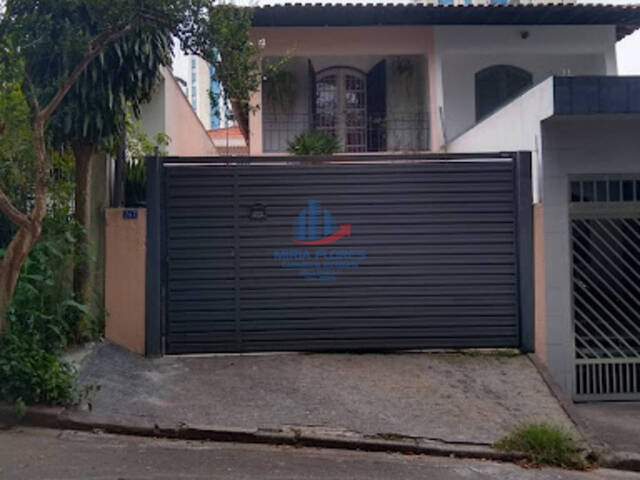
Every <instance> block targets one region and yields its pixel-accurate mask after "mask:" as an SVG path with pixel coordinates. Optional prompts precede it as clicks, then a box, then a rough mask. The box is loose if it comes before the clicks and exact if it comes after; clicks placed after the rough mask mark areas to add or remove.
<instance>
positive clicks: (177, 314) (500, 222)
mask: <svg viewBox="0 0 640 480" xmlns="http://www.w3.org/2000/svg"><path fill="white" fill-rule="evenodd" d="M155 168H156V170H154V169H153V168H151V170H150V171H149V178H150V182H151V185H150V198H149V204H150V205H149V215H150V217H151V218H150V223H149V225H150V232H149V235H150V236H149V238H150V242H149V246H148V250H150V252H151V257H150V258H154V257H153V256H154V255H157V257H156V258H159V262H158V263H159V266H160V268H159V269H158V271H157V272H156V273H154V272H151V273H150V275H149V279H148V286H149V287H150V289H151V291H153V289H154V287H155V288H157V290H156V291H157V292H160V296H159V298H161V302H159V305H157V304H154V303H153V300H152V299H151V298H150V299H148V304H147V305H148V314H149V315H148V325H147V338H148V339H150V341H151V342H152V344H151V349H152V351H151V353H153V347H154V346H155V348H156V350H155V352H157V353H160V352H159V351H158V350H160V348H161V347H164V351H165V352H166V353H196V352H228V351H264V350H384V349H414V348H429V347H522V348H523V349H524V350H531V348H532V343H533V329H532V303H531V301H532V300H531V296H532V291H533V289H532V285H531V189H530V165H529V155H528V154H524V153H523V154H499V155H495V156H489V155H485V156H484V157H483V156H482V155H478V156H471V155H467V156H465V155H458V156H449V157H447V156H438V157H435V156H431V157H429V156H426V157H421V158H412V159H407V158H406V157H405V158H402V157H394V158H387V159H385V158H380V157H376V158H375V159H372V158H368V159H362V158H358V157H356V158H352V157H340V158H339V159H327V160H324V161H317V160H308V159H295V158H292V157H287V158H283V159H278V158H274V159H263V160H258V159H245V160H240V161H237V160H235V159H214V158H212V159H171V158H166V159H160V160H159V161H158V165H156V167H155ZM154 189H155V190H154ZM154 215H155V216H154ZM154 238H155V239H157V245H155V242H154ZM154 265H155V263H151V264H150V265H149V267H150V268H152V269H153V267H154ZM157 307H160V308H158V310H157V313H156V314H154V311H153V310H154V309H155V308H157ZM155 315H157V317H156V316H155ZM156 320H158V321H157V323H154V322H156ZM156 342H157V343H156ZM158 345H160V346H161V347H158ZM149 348H150V346H149V343H148V351H149Z"/></svg>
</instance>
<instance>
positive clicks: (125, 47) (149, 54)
mask: <svg viewBox="0 0 640 480" xmlns="http://www.w3.org/2000/svg"><path fill="white" fill-rule="evenodd" d="M171 48H172V42H171V35H170V33H169V32H168V31H165V30H164V29H149V28H145V29H143V28H140V29H138V30H137V31H136V32H135V33H134V34H132V35H128V36H126V37H124V38H123V39H121V40H119V41H117V42H116V43H114V44H113V45H111V46H110V47H109V48H107V50H106V51H105V52H104V53H103V54H101V55H100V56H98V58H97V59H95V60H94V61H93V62H92V63H91V64H89V66H88V67H87V69H86V70H85V71H84V73H83V74H82V75H81V76H80V78H79V79H78V81H77V82H76V84H75V85H74V87H73V88H72V89H71V91H70V92H69V93H68V94H67V96H66V97H65V99H64V100H63V102H62V104H61V105H60V107H59V108H58V110H57V111H56V113H55V115H54V116H53V118H52V127H53V131H54V133H55V139H56V143H57V144H58V145H64V144H65V143H66V142H68V141H69V140H70V139H83V140H88V141H90V142H92V143H94V144H96V145H100V144H102V143H103V142H105V141H109V140H110V139H111V138H112V137H114V136H119V135H121V133H122V130H123V129H124V128H125V116H126V115H125V112H132V113H133V114H134V115H135V116H136V117H137V116H139V115H140V107H141V105H142V103H144V102H147V101H149V100H150V99H151V96H152V93H153V91H154V89H155V87H156V85H157V83H158V80H159V78H160V67H162V66H166V65H170V63H171Z"/></svg>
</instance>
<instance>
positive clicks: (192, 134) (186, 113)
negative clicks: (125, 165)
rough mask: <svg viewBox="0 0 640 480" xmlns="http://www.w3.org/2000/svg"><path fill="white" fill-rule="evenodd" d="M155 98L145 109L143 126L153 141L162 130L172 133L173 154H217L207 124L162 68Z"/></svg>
mask: <svg viewBox="0 0 640 480" xmlns="http://www.w3.org/2000/svg"><path fill="white" fill-rule="evenodd" d="M156 88H157V89H156V93H154V95H153V98H152V99H151V101H150V102H149V103H148V104H146V105H143V107H142V109H141V117H140V119H141V123H142V129H143V131H144V132H145V133H146V134H147V136H148V137H149V139H150V140H152V141H153V139H154V138H155V136H156V135H157V134H158V133H161V132H162V133H165V134H167V135H168V136H169V138H170V142H169V146H168V147H167V153H168V154H169V155H177V156H217V155H218V154H217V151H216V148H215V146H214V145H213V142H212V141H211V138H210V137H209V134H208V133H207V130H206V128H205V127H204V125H203V124H202V122H201V121H200V119H199V118H198V116H197V115H196V113H195V112H194V111H193V108H191V104H190V103H189V100H188V99H187V97H186V96H185V95H184V92H183V91H182V89H181V88H180V85H178V82H177V81H176V80H175V78H173V75H172V74H171V72H170V71H169V70H168V69H166V68H164V67H163V68H162V79H161V81H160V83H159V85H158V86H157V87H156Z"/></svg>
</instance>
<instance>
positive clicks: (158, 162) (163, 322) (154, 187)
mask: <svg viewBox="0 0 640 480" xmlns="http://www.w3.org/2000/svg"><path fill="white" fill-rule="evenodd" d="M482 160H511V161H512V162H513V164H514V168H513V172H514V178H513V181H514V189H513V191H514V198H513V202H514V205H515V221H516V228H515V231H516V238H515V240H516V249H515V250H516V260H517V261H516V265H517V279H516V282H517V293H516V296H517V304H518V309H517V316H518V328H519V341H520V345H519V348H520V350H521V351H522V352H523V353H530V352H533V351H534V343H535V338H534V336H535V332H534V300H533V298H534V281H533V197H532V183H531V152H529V151H519V152H496V153H456V154H410V155H397V154H390V155H339V156H338V155H337V156H317V157H316V156H310V157H303V156H282V157H158V156H151V157H147V159H146V177H147V249H146V251H147V255H146V291H145V296H146V298H145V307H146V308H145V311H146V313H145V334H146V335H145V355H146V356H149V357H157V356H161V355H163V354H164V353H165V347H166V344H165V332H166V328H167V291H166V278H167V268H166V267H167V262H166V259H165V258H163V252H164V251H165V248H164V247H165V238H164V220H165V219H164V211H163V206H164V203H165V202H164V196H165V193H166V188H165V184H164V168H165V166H166V165H167V164H173V165H175V164H180V165H185V166H187V165H219V166H229V167H233V166H250V165H258V164H259V165H279V166H282V165H286V166H295V165H298V166H300V167H307V168H308V167H312V166H314V165H322V164H331V165H334V166H335V165H341V164H344V165H354V164H356V165H366V164H373V165H375V164H381V163H383V164H388V163H423V162H463V161H482Z"/></svg>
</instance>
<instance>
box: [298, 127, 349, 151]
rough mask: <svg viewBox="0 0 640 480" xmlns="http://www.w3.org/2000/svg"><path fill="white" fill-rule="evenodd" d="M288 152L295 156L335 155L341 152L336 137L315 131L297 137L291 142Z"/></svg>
mask: <svg viewBox="0 0 640 480" xmlns="http://www.w3.org/2000/svg"><path fill="white" fill-rule="evenodd" d="M288 151H289V153H292V154H294V155H333V154H334V153H336V152H338V151H340V142H339V141H338V139H337V138H336V137H335V135H331V134H329V133H325V132H320V131H317V130H314V131H311V132H304V133H301V134H299V135H297V136H296V137H295V138H294V139H293V140H292V141H291V142H289V148H288Z"/></svg>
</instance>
